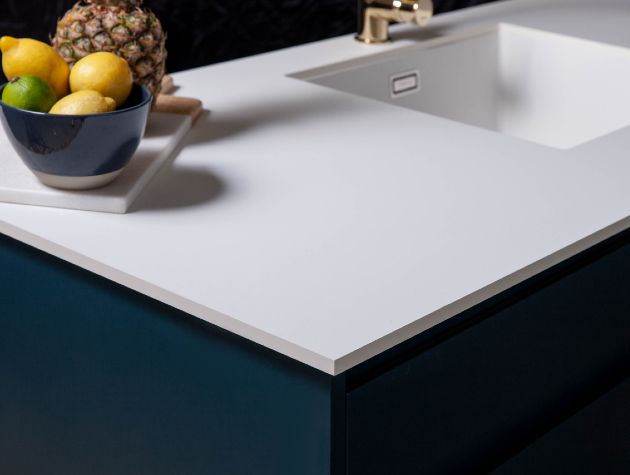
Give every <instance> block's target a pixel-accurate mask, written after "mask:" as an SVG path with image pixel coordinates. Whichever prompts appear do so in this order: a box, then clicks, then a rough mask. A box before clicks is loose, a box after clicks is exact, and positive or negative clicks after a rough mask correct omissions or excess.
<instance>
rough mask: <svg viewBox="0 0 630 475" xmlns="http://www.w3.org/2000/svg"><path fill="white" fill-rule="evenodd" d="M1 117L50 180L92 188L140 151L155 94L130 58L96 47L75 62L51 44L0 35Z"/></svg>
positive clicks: (25, 157)
mask: <svg viewBox="0 0 630 475" xmlns="http://www.w3.org/2000/svg"><path fill="white" fill-rule="evenodd" d="M0 50H1V51H2V66H3V70H4V73H5V75H6V76H7V78H10V81H9V82H8V83H6V84H4V85H2V86H0V122H2V126H3V128H4V130H5V132H6V134H7V136H8V138H9V141H10V142H11V145H12V146H13V148H14V149H15V151H16V152H17V154H18V155H19V157H20V158H21V159H22V161H23V162H24V164H25V165H26V166H27V167H28V168H29V169H30V170H31V171H32V172H33V173H34V174H35V176H36V177H37V178H38V179H39V180H40V181H41V182H42V183H44V184H45V185H48V186H51V187H54V188H61V189H68V190H86V189H92V188H98V187H101V186H105V185H107V184H109V183H110V182H112V181H113V180H114V179H115V178H116V177H117V176H118V175H119V174H120V172H121V171H122V169H123V168H124V167H125V166H126V165H127V164H128V163H129V161H130V160H131V157H132V156H133V155H134V153H135V152H136V150H137V148H138V146H139V145H140V141H141V140H142V136H143V135H144V130H145V127H146V123H147V119H148V116H149V112H150V110H151V103H152V98H153V95H152V94H151V91H150V90H149V89H148V88H147V87H145V86H142V85H140V84H137V83H134V81H133V76H132V72H131V68H130V67H129V64H128V63H127V61H126V60H125V59H124V58H122V57H119V56H118V55H116V54H114V53H112V52H97V53H93V54H90V55H87V56H85V57H84V58H82V59H81V60H79V61H77V62H76V63H74V64H73V67H72V71H70V68H69V66H68V64H67V62H66V61H65V60H64V59H63V58H62V57H61V56H60V55H59V54H58V53H57V52H56V51H55V50H54V49H53V48H52V47H50V46H48V45H46V44H45V43H41V42H39V41H35V40H30V39H20V40H17V39H14V38H10V37H3V38H0Z"/></svg>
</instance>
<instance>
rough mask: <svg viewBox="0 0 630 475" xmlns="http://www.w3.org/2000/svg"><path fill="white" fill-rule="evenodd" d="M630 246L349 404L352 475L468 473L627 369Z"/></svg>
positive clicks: (354, 394)
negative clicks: (621, 370)
mask: <svg viewBox="0 0 630 475" xmlns="http://www.w3.org/2000/svg"><path fill="white" fill-rule="evenodd" d="M629 288H630V246H628V245H626V246H624V247H621V248H620V249H618V250H616V251H614V252H613V253H611V254H608V255H606V256H605V257H603V258H601V259H599V260H598V261H595V262H593V263H591V264H589V265H587V266H586V267H583V268H581V269H580V270H578V271H576V272H574V273H573V274H570V275H568V276H566V277H564V278H563V279H561V280H559V281H556V282H554V283H553V284H551V285H549V286H548V287H546V288H544V289H543V290H541V291H540V292H538V293H536V294H533V295H531V296H529V297H527V298H525V299H524V300H521V301H519V302H518V303H516V304H514V305H512V306H510V307H508V308H506V309H504V310H502V311H500V312H498V313H496V314H495V315H493V316H492V317H490V318H488V319H486V320H484V321H483V322H481V323H479V324H477V325H475V326H474V327H472V328H469V329H468V330H466V331H464V332H462V333H460V334H458V335H457V336H455V337H453V338H451V339H450V340H448V341H446V342H444V343H441V344H439V345H438V346H435V347H433V348H432V349H430V350H429V351H427V352H425V353H422V354H420V355H418V356H416V357H414V358H412V359H411V360H409V361H407V362H406V363H404V364H402V365H400V366H398V367H396V368H394V369H392V370H391V371H389V372H387V373H385V374H383V375H381V376H379V377H378V378H376V379H374V380H372V381H370V382H369V383H366V384H365V385H363V386H360V387H358V388H357V389H354V390H353V391H351V392H350V393H349V394H348V399H347V407H348V424H347V428H348V446H347V448H348V453H347V457H348V475H372V474H375V475H376V474H378V475H383V474H396V475H406V474H414V475H417V474H418V473H422V474H423V475H428V474H448V473H460V474H461V473H467V472H469V471H471V470H473V469H475V468H477V467H480V466H482V464H485V463H487V462H488V461H489V460H491V459H492V457H494V456H496V455H497V454H498V453H500V452H501V451H502V450H504V449H506V448H508V447H509V446H510V445H511V444H514V443H516V442H517V441H518V440H519V439H521V438H523V437H525V436H529V434H531V433H532V431H533V430H535V428H536V427H539V426H540V425H541V424H544V423H545V422H547V421H549V420H550V418H551V417H553V416H554V414H557V413H558V412H559V411H562V410H563V409H564V408H567V407H568V406H570V405H571V404H574V403H575V402H576V401H577V400H578V399H579V398H581V397H583V395H584V394H586V393H587V392H588V391H592V390H593V387H595V386H597V385H598V384H602V383H603V381H604V380H605V379H606V378H608V377H609V376H610V375H611V374H614V373H615V372H616V371H619V370H620V368H622V367H623V366H624V365H625V364H627V363H628V362H629V361H630V292H629V291H628V289H629Z"/></svg>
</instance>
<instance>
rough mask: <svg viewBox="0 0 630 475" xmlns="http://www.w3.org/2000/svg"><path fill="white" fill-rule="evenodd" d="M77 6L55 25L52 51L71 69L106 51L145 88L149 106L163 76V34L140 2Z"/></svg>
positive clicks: (93, 1) (95, 0) (106, 0)
mask: <svg viewBox="0 0 630 475" xmlns="http://www.w3.org/2000/svg"><path fill="white" fill-rule="evenodd" d="M88 2H89V3H87V4H84V3H82V2H79V3H77V4H76V5H75V6H74V7H72V8H71V9H70V10H69V11H68V12H66V14H65V15H64V17H63V18H62V19H61V20H59V22H58V24H57V31H56V33H55V36H54V37H51V44H52V46H53V48H54V49H55V50H56V51H57V52H58V53H59V54H60V55H61V57H62V58H63V59H64V60H65V61H66V62H67V63H68V66H70V68H72V66H74V63H76V62H77V61H78V60H80V59H81V58H84V57H85V56H87V55H88V54H90V53H96V52H98V51H106V52H111V53H114V54H116V55H118V56H120V57H122V58H125V59H126V60H127V62H128V63H129V66H130V68H131V72H132V74H133V79H134V82H137V83H139V84H142V85H143V86H146V87H148V88H149V90H150V91H151V92H152V93H153V103H154V104H155V100H156V98H157V96H158V94H159V93H160V89H161V87H162V78H163V77H164V75H165V74H166V57H167V55H168V54H167V52H166V47H165V45H166V33H165V32H164V30H163V29H162V25H161V23H160V21H159V20H158V19H157V17H156V16H155V15H154V14H153V12H151V11H150V10H146V9H142V8H140V4H141V3H142V0H88Z"/></svg>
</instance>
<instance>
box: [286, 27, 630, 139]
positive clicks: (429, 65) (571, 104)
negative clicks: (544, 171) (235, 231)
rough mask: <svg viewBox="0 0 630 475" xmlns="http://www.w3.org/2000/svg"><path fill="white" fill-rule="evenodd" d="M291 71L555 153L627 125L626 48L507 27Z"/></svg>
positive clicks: (629, 61) (629, 67) (629, 72)
mask: <svg viewBox="0 0 630 475" xmlns="http://www.w3.org/2000/svg"><path fill="white" fill-rule="evenodd" d="M292 77H296V78H298V79H304V80H308V81H311V82H313V83H317V84H320V85H323V86H327V87H330V88H333V89H337V90H340V91H344V92H348V93H352V94H357V95H359V96H364V97H368V98H371V99H376V100H379V101H383V102H388V103H390V104H395V105H398V106H401V107H406V108H409V109H414V110H417V111H420V112H425V113H428V114H433V115H436V116H440V117H444V118H446V119H451V120H455V121H459V122H463V123H466V124H470V125H473V126H478V127H484V128H486V129H490V130H494V131H497V132H500V133H502V134H506V135H510V136H513V137H517V138H520V139H524V140H529V141H532V142H536V143H539V144H543V145H547V146H550V147H555V148H558V149H569V148H572V147H576V146H578V145H581V144H584V143H586V142H589V141H591V140H594V139H596V138H599V137H601V136H603V135H606V134H609V133H611V132H614V131H616V130H619V129H621V128H624V127H627V126H629V125H630V50H628V49H626V48H621V47H617V46H610V45H607V44H603V43H596V42H593V41H587V40H582V39H577V38H573V37H569V36H563V35H559V34H555V33H547V32H543V31H539V30H534V29H529V28H523V27H519V26H514V25H510V24H499V25H496V26H494V27H491V28H486V29H484V30H477V31H475V32H472V33H467V34H465V35H458V36H452V37H446V38H438V39H435V40H430V41H427V42H425V43H423V44H421V45H414V46H412V47H407V48H402V49H401V50H397V51H393V52H387V53H381V54H377V55H375V56H372V57H368V58H362V59H360V60H355V61H350V62H347V63H341V64H336V65H331V66H329V67H325V68H319V69H316V70H310V71H305V72H301V73H298V74H295V75H292ZM416 83H417V85H418V86H419V87H416ZM395 91H399V92H398V93H395ZM375 120H378V118H377V117H376V118H375Z"/></svg>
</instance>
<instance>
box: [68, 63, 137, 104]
mask: <svg viewBox="0 0 630 475" xmlns="http://www.w3.org/2000/svg"><path fill="white" fill-rule="evenodd" d="M131 86H133V76H132V74H131V68H130V67H129V64H128V63H127V61H126V60H125V59H123V58H119V57H118V56H116V55H115V54H114V53H105V52H101V53H92V54H89V55H87V56H86V57H85V58H83V59H80V60H79V61H77V62H76V64H75V65H74V67H73V68H72V71H71V72H70V89H71V90H72V92H78V91H97V92H100V93H101V94H103V96H105V97H111V98H112V99H114V100H115V101H116V107H120V106H121V105H122V104H123V103H124V102H125V101H126V100H127V98H128V97H129V94H130V93H131Z"/></svg>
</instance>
